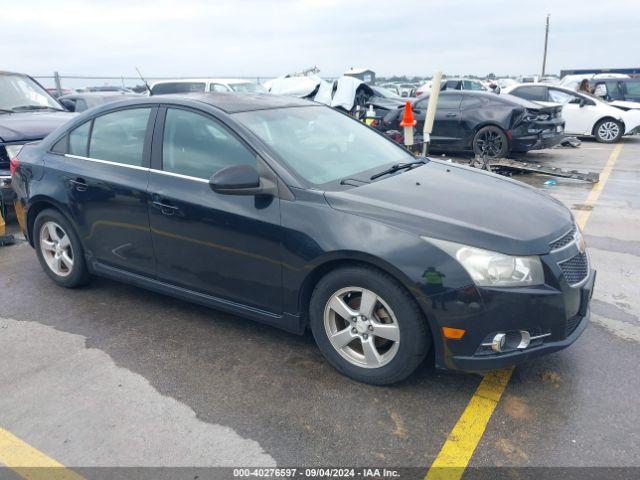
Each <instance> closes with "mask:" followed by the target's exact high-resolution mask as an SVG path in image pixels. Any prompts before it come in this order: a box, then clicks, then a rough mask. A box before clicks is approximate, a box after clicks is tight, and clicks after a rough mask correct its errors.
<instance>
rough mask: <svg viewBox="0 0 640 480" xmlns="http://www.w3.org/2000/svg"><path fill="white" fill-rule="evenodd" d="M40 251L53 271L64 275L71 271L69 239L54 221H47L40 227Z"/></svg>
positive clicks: (61, 275)
mask: <svg viewBox="0 0 640 480" xmlns="http://www.w3.org/2000/svg"><path fill="white" fill-rule="evenodd" d="M40 251H41V252H42V256H43V258H44V260H45V262H46V263H47V265H48V267H49V268H50V269H51V271H52V272H53V273H55V274H56V275H58V276H60V277H66V276H68V275H70V274H71V272H72V271H73V248H72V246H71V239H70V238H69V235H68V234H67V232H65V231H64V230H63V229H62V227H61V226H60V225H58V224H57V223H56V222H53V221H48V222H45V223H43V224H42V227H41V228H40Z"/></svg>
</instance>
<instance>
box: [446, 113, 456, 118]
mask: <svg viewBox="0 0 640 480" xmlns="http://www.w3.org/2000/svg"><path fill="white" fill-rule="evenodd" d="M457 115H458V114H457V113H447V114H446V115H445V117H447V118H453V117H456V116H457Z"/></svg>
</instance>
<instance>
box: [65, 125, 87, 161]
mask: <svg viewBox="0 0 640 480" xmlns="http://www.w3.org/2000/svg"><path fill="white" fill-rule="evenodd" d="M90 127H91V121H88V122H85V123H83V124H82V125H80V126H79V127H76V128H75V129H73V130H71V132H70V133H69V153H70V154H71V155H80V156H81V157H86V156H87V146H88V145H89V129H90Z"/></svg>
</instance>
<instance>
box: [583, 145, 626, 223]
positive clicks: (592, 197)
mask: <svg viewBox="0 0 640 480" xmlns="http://www.w3.org/2000/svg"><path fill="white" fill-rule="evenodd" d="M622 145H623V144H622V143H618V144H617V145H616V146H615V148H614V149H613V151H612V152H611V155H609V160H607V163H606V165H605V166H604V168H603V169H602V173H600V181H599V182H598V183H594V184H593V187H592V188H591V191H590V192H589V196H588V197H587V200H586V201H585V202H584V205H586V206H587V208H589V207H593V206H594V205H595V204H596V202H597V201H598V198H600V194H601V193H602V189H603V188H604V185H605V184H606V183H607V180H608V179H609V175H611V170H613V166H614V165H615V163H616V160H618V156H619V155H620V152H621V151H622ZM590 216H591V209H589V210H582V211H581V212H580V214H579V215H578V216H577V218H576V223H577V224H578V226H579V227H580V228H581V229H582V230H584V227H585V225H586V224H587V220H589V217H590Z"/></svg>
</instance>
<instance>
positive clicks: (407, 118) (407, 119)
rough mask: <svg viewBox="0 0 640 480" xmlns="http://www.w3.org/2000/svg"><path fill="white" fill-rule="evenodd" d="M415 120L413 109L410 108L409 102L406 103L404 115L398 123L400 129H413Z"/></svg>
mask: <svg viewBox="0 0 640 480" xmlns="http://www.w3.org/2000/svg"><path fill="white" fill-rule="evenodd" d="M417 123H418V122H416V119H415V118H413V109H412V108H411V102H409V101H407V104H406V105H405V106H404V115H403V116H402V121H401V122H400V126H401V127H415V126H416V124H417Z"/></svg>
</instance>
